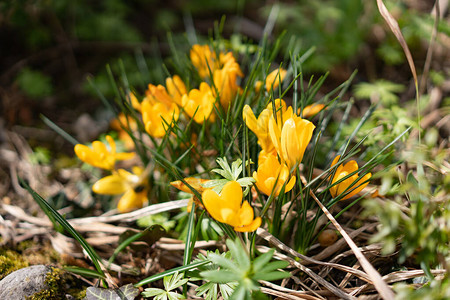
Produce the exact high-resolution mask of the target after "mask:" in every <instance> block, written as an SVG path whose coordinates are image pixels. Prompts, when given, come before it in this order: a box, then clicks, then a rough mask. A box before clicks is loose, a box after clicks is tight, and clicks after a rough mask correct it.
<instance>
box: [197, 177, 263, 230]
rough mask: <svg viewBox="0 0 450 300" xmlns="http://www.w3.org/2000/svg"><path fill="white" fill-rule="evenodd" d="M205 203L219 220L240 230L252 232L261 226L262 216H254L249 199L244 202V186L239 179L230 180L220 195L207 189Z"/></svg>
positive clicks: (203, 197) (204, 194) (203, 195)
mask: <svg viewBox="0 0 450 300" xmlns="http://www.w3.org/2000/svg"><path fill="white" fill-rule="evenodd" d="M202 200H203V205H204V206H205V208H206V210H207V211H208V212H209V214H210V215H211V216H212V217H213V218H214V219H215V220H217V221H219V222H221V223H225V224H228V225H231V226H233V227H234V230H236V231H239V232H251V231H255V230H256V229H258V227H259V226H261V217H257V218H255V217H254V213H253V208H252V207H251V206H250V204H249V203H248V201H244V203H242V188H241V185H240V184H239V183H238V182H237V181H229V182H228V183H227V184H225V185H224V187H223V189H222V193H221V194H220V195H218V194H217V193H216V192H214V191H213V190H210V189H207V190H205V191H204V192H203V194H202Z"/></svg>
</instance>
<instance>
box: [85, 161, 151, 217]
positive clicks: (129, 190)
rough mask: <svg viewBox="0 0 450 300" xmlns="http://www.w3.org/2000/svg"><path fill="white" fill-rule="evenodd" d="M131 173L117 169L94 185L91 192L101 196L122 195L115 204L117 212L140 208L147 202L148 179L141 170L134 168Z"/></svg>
mask: <svg viewBox="0 0 450 300" xmlns="http://www.w3.org/2000/svg"><path fill="white" fill-rule="evenodd" d="M132 171H133V173H130V172H128V171H126V170H124V169H119V170H117V172H114V173H113V174H112V175H109V176H106V177H103V178H102V179H100V180H98V181H97V182H96V183H94V185H93V186H92V190H93V191H94V192H95V193H97V194H103V195H119V194H123V195H122V197H121V198H120V200H119V203H118V204H117V210H118V211H119V212H121V213H125V212H129V211H132V210H135V209H138V208H141V207H142V206H144V204H145V203H146V202H147V201H148V199H147V193H148V190H149V186H148V179H147V176H146V175H144V169H143V168H141V167H134V168H133V169H132Z"/></svg>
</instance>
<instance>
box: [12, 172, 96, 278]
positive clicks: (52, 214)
mask: <svg viewBox="0 0 450 300" xmlns="http://www.w3.org/2000/svg"><path fill="white" fill-rule="evenodd" d="M18 179H19V181H20V184H21V185H22V186H23V187H24V188H25V189H26V190H27V191H28V192H29V193H30V194H31V196H33V199H34V200H35V201H36V202H37V203H38V204H39V206H40V207H41V208H42V210H44V212H45V213H46V215H47V216H48V217H49V218H50V220H53V221H52V222H54V224H56V222H58V223H59V224H60V225H61V226H62V228H64V229H65V230H66V231H67V232H69V233H70V235H72V236H73V238H74V239H76V240H77V241H78V243H80V245H81V247H83V249H84V250H86V253H87V254H88V256H89V257H90V259H91V260H92V262H93V263H94V266H95V269H96V270H97V272H98V273H99V274H101V275H102V276H103V277H105V273H103V270H102V268H101V267H100V260H101V259H100V256H98V254H97V252H95V250H94V249H93V248H92V247H91V245H89V244H88V243H87V242H86V240H85V239H84V238H83V237H82V236H81V235H80V234H79V233H78V232H77V231H76V230H75V229H74V228H73V227H72V225H70V224H69V222H67V221H66V220H65V219H64V218H63V217H62V216H61V215H60V214H59V213H58V212H57V211H56V210H55V209H54V208H53V207H52V206H51V205H50V204H48V202H47V201H45V199H44V198H42V197H41V196H40V195H39V194H38V193H36V192H35V191H34V190H33V189H32V188H31V187H30V186H29V185H28V184H27V183H26V182H25V180H23V179H22V178H20V177H19V178H18Z"/></svg>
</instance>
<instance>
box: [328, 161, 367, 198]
mask: <svg viewBox="0 0 450 300" xmlns="http://www.w3.org/2000/svg"><path fill="white" fill-rule="evenodd" d="M340 157H341V156H340V155H338V156H336V157H335V158H334V160H333V162H332V163H331V166H334V165H335V164H336V163H337V162H338V160H339V158H340ZM357 170H358V163H357V162H356V161H354V160H351V161H349V162H347V163H346V164H341V165H339V167H337V169H336V173H335V174H334V177H333V180H332V181H331V184H334V183H335V182H337V181H339V180H340V179H342V178H344V177H345V176H347V175H348V174H350V173H353V172H355V171H357ZM371 177H372V173H367V174H366V175H364V176H363V177H360V176H359V175H358V173H355V174H353V175H352V176H351V177H349V178H347V179H345V180H344V181H342V182H340V183H338V184H336V185H334V186H332V187H330V194H331V196H333V198H336V197H337V196H339V195H341V194H342V193H345V192H348V194H347V195H345V196H344V197H343V198H342V199H341V200H345V199H348V198H350V197H352V196H354V195H356V194H358V193H359V192H361V191H362V190H363V189H364V188H365V187H366V186H367V185H368V184H369V179H370V178H371ZM359 182H361V184H360V183H359ZM353 183H354V184H353ZM352 184H353V185H352ZM350 185H352V186H351V187H350Z"/></svg>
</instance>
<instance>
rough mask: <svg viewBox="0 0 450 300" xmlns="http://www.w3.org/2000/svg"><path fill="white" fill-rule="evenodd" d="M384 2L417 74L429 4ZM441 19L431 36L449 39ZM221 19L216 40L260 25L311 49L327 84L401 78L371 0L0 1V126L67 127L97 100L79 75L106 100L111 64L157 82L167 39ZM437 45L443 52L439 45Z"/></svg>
mask: <svg viewBox="0 0 450 300" xmlns="http://www.w3.org/2000/svg"><path fill="white" fill-rule="evenodd" d="M385 2H386V5H387V6H388V8H389V9H390V11H391V13H392V14H393V15H394V16H395V17H396V18H397V19H398V21H399V24H400V26H401V28H402V30H403V34H404V36H405V38H406V40H407V42H408V44H409V46H410V47H411V50H412V52H413V55H414V58H415V60H416V63H417V64H418V68H419V73H420V66H422V65H423V62H424V60H425V56H426V50H427V43H428V41H429V40H430V34H431V31H432V27H433V22H434V21H433V16H432V15H431V10H432V7H433V1H412V0H409V1H407V0H404V1H393V0H388V1H385ZM444 12H445V11H444ZM445 16H446V15H445V14H444V18H443V19H442V20H441V22H440V24H439V30H440V32H441V33H442V34H445V35H447V37H448V34H449V32H450V26H449V23H448V22H447V21H448V20H446V19H445ZM222 18H224V21H223V24H224V27H223V30H222V35H223V36H224V38H231V37H232V36H233V37H234V39H235V40H241V37H245V40H247V39H248V40H250V41H251V42H253V43H255V44H257V43H258V42H259V41H260V40H261V39H262V37H263V35H264V30H265V29H266V30H269V33H270V37H271V39H272V40H274V39H275V38H276V37H278V36H279V35H280V34H283V33H284V34H285V35H284V38H283V39H282V44H281V47H282V52H281V53H284V55H286V53H289V52H290V51H292V50H293V49H297V50H299V51H300V52H306V51H308V50H310V49H313V50H314V54H313V55H312V56H311V57H310V59H308V60H307V61H306V62H305V63H304V66H303V70H302V71H303V72H304V73H306V74H307V75H310V74H315V73H318V74H321V73H324V72H327V71H329V72H330V77H329V78H330V82H331V85H332V86H335V84H336V83H338V84H339V83H341V82H343V81H344V80H346V79H347V78H348V77H349V76H350V74H351V73H352V72H353V71H354V70H355V69H358V70H359V73H358V76H357V78H356V82H364V81H373V80H376V79H377V78H386V79H388V80H393V81H395V82H397V83H402V84H407V83H408V82H409V79H410V73H409V69H408V67H407V65H406V64H405V59H404V55H403V52H402V49H401V48H400V46H399V45H398V43H397V41H396V40H395V38H394V36H393V35H392V33H391V32H390V31H389V29H388V28H387V27H386V25H385V24H384V21H383V20H382V19H381V17H380V16H379V13H378V10H377V7H376V1H362V0H320V1H301V0H299V1H280V2H276V1H256V0H247V1H244V0H240V1H238V0H233V1H207V0H193V1H180V0H173V1H170V0H169V1H154V0H107V1H106V0H105V1H87V0H81V1H69V0H17V1H2V2H0V54H1V55H0V95H1V102H0V108H1V112H2V116H1V118H2V123H3V124H5V126H6V127H7V128H10V127H11V126H14V125H17V124H20V125H25V126H30V125H31V126H35V125H36V123H37V122H36V120H39V119H38V115H39V114H40V113H42V112H45V114H46V115H47V116H48V117H49V118H50V119H52V120H53V121H55V122H56V123H59V124H70V123H73V122H75V121H76V119H77V118H78V117H79V116H80V115H81V114H83V113H85V112H87V113H90V114H93V113H95V112H96V109H97V107H99V106H101V103H100V101H99V99H98V96H97V95H96V93H95V91H94V90H93V89H92V88H91V85H90V84H89V83H88V80H87V78H88V77H91V78H92V81H93V82H94V83H95V86H96V87H97V88H98V90H99V91H100V92H102V93H103V94H104V95H105V96H107V97H108V96H111V93H112V89H111V88H110V85H109V81H108V77H107V74H106V70H105V66H106V65H107V64H111V65H112V67H113V71H114V70H115V69H114V68H115V66H116V65H117V61H118V59H119V58H120V59H121V60H122V61H123V64H124V68H125V70H126V72H127V74H128V77H129V80H130V83H131V85H136V86H141V87H145V86H146V84H147V83H148V82H155V83H158V82H160V81H161V80H162V79H163V78H165V76H166V74H161V72H160V71H157V70H160V68H156V67H152V66H160V65H161V62H163V63H164V59H165V57H167V56H168V55H169V53H170V44H169V43H168V36H170V40H171V41H172V43H173V44H172V46H173V45H175V47H177V48H181V49H186V50H187V49H189V47H190V44H192V43H196V42H201V41H205V40H207V39H208V37H212V36H213V31H214V26H215V24H218V23H219V22H220V20H221V19H222ZM272 21H274V24H273V25H274V28H273V30H270V29H271V25H272ZM438 43H441V44H443V49H448V40H444V39H442V40H440V39H438ZM445 43H447V44H445ZM441 48H442V47H441ZM441 52H442V51H441ZM434 58H435V59H434V61H435V68H432V70H433V73H432V75H435V76H437V78H438V77H439V76H441V77H442V76H444V75H445V73H443V72H444V66H445V64H442V63H441V64H440V62H445V61H447V63H448V53H446V52H445V51H443V52H442V53H440V54H439V53H437V54H436V53H435V57H434ZM142 66H146V68H143V67H142ZM62 112H63V113H62ZM38 123H39V122H38ZM69 131H70V129H69Z"/></svg>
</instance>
